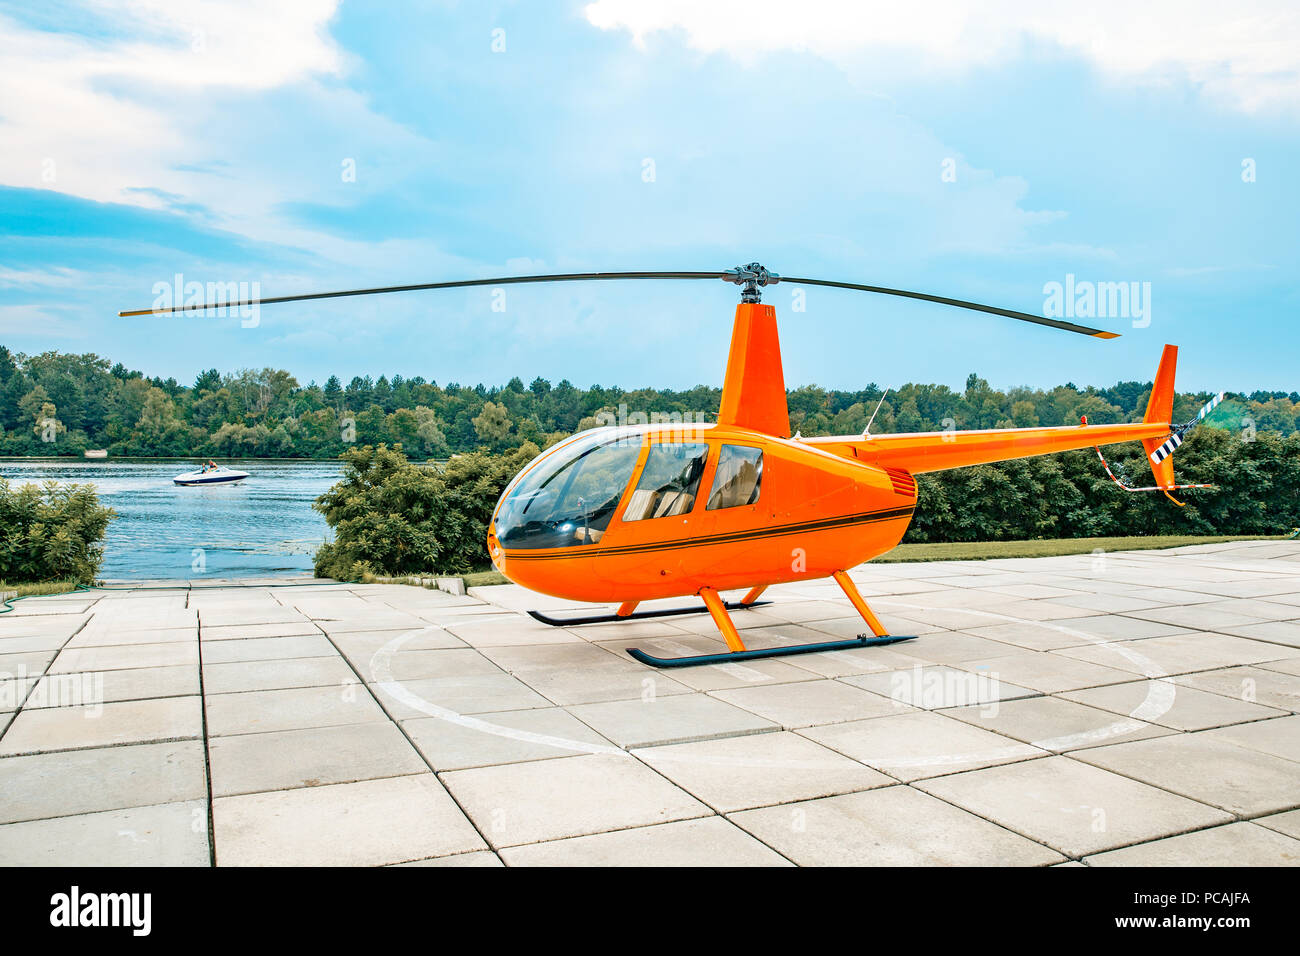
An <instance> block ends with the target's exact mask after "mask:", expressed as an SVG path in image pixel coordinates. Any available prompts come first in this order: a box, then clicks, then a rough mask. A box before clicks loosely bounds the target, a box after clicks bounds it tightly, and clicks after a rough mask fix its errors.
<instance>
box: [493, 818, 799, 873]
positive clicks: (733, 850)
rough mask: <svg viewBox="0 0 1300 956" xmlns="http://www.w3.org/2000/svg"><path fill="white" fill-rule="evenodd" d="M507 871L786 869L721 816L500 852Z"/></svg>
mask: <svg viewBox="0 0 1300 956" xmlns="http://www.w3.org/2000/svg"><path fill="white" fill-rule="evenodd" d="M501 856H502V858H504V860H505V861H506V863H507V864H508V865H509V866H639V867H644V866H655V867H659V866H717V864H718V861H719V860H726V861H727V862H728V865H729V866H790V865H791V863H790V861H789V860H787V859H785V858H784V857H783V856H781V855H780V854H779V853H776V852H775V851H773V850H772V849H771V848H770V847H767V846H765V845H763V844H762V843H760V842H759V841H758V840H755V839H754V838H753V837H752V836H750V835H749V834H748V833H746V832H745V831H744V830H741V829H740V828H739V827H737V826H735V825H734V824H732V823H729V822H727V821H726V820H723V819H721V818H720V817H705V818H704V819H702V820H683V821H680V822H678V823H662V824H659V825H658V826H651V827H636V828H634V829H631V830H615V831H613V832H610V833H597V834H594V835H592V836H584V837H572V838H570V839H568V840H554V841H551V842H549V843H533V844H531V845H529V846H519V847H510V848H507V849H504V850H502V851H501Z"/></svg>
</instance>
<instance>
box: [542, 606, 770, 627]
mask: <svg viewBox="0 0 1300 956" xmlns="http://www.w3.org/2000/svg"><path fill="white" fill-rule="evenodd" d="M771 603H772V602H771V601H751V602H750V603H749V604H745V603H744V602H732V603H729V604H727V610H728V611H744V610H746V609H748V608H751V607H762V606H763V605H764V604H771ZM708 612H709V609H708V608H707V607H670V608H666V609H664V610H662V611H633V612H632V613H631V614H591V615H588V616H587V617H551V616H550V615H547V614H543V613H542V612H541V611H529V612H528V616H529V617H531V618H532V619H533V620H534V621H541V622H542V623H543V624H549V625H551V626H552V627H573V626H574V625H575V624H612V623H614V622H616V621H643V620H645V619H646V618H653V617H675V616H676V615H678V614H707V613H708Z"/></svg>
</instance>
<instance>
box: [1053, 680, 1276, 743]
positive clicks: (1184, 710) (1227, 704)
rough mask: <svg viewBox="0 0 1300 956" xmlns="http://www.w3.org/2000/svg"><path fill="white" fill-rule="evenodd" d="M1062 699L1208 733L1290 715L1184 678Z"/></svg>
mask: <svg viewBox="0 0 1300 956" xmlns="http://www.w3.org/2000/svg"><path fill="white" fill-rule="evenodd" d="M1058 696H1060V697H1061V698H1063V699H1065V700H1072V701H1077V702H1078V703H1080V704H1087V705H1088V706H1090V707H1097V708H1100V709H1101V710H1108V711H1110V712H1111V713H1113V714H1121V715H1126V716H1127V715H1133V716H1136V717H1144V718H1146V719H1147V720H1148V721H1149V722H1150V723H1153V724H1156V725H1158V726H1161V727H1169V728H1172V729H1173V730H1188V731H1191V730H1208V729H1209V728H1211V727H1223V726H1225V725H1227V724H1240V723H1245V722H1247V721H1252V720H1262V719H1264V718H1266V717H1279V716H1282V715H1283V714H1285V713H1286V712H1285V711H1282V710H1278V709H1276V708H1274V707H1264V706H1262V705H1260V704H1251V703H1247V702H1246V701H1241V700H1236V699H1234V698H1231V697H1224V696H1222V695H1221V694H1211V693H1210V692H1208V691H1203V690H1197V689H1196V688H1194V687H1187V686H1185V684H1184V678H1181V677H1179V678H1162V679H1161V680H1158V681H1145V680H1141V681H1133V682H1132V683H1128V684H1110V685H1108V686H1106V687H1090V688H1086V689H1084V690H1075V691H1066V692H1064V693H1062V694H1060V695H1058Z"/></svg>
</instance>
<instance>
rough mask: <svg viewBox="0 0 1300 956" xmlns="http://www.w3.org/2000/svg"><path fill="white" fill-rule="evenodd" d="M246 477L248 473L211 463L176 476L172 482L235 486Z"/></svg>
mask: <svg viewBox="0 0 1300 956" xmlns="http://www.w3.org/2000/svg"><path fill="white" fill-rule="evenodd" d="M247 477H248V472H246V471H239V470H237V469H235V468H227V467H226V466H225V465H217V464H214V463H212V462H209V463H208V464H206V465H204V466H203V467H202V468H196V469H195V470H194V471H187V472H185V473H184V474H183V475H177V476H176V477H175V478H173V479H172V481H173V482H174V483H175V484H178V485H237V484H239V483H240V482H241V481H243V480H244V479H245V478H247Z"/></svg>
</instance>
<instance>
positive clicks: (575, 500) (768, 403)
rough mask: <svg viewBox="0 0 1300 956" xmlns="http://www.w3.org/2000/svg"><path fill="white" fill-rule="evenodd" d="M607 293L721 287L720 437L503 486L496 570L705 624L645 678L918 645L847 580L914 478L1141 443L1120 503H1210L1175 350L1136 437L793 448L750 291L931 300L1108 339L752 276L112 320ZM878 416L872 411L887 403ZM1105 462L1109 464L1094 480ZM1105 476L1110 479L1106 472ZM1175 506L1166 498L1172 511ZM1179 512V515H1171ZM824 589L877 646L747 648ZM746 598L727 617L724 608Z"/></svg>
mask: <svg viewBox="0 0 1300 956" xmlns="http://www.w3.org/2000/svg"><path fill="white" fill-rule="evenodd" d="M607 279H713V280H715V281H716V280H717V279H723V280H725V281H727V282H733V283H735V284H737V285H739V286H741V288H742V291H741V302H740V304H739V305H738V306H737V307H736V314H735V323H734V326H733V330H732V337H731V351H730V354H729V355H728V357H727V368H726V377H725V379H724V382H723V387H722V401H721V407H720V409H719V412H718V417H717V423H716V424H705V423H696V424H652V425H639V426H621V427H620V426H606V427H601V428H595V429H591V430H589V431H585V432H581V433H579V434H577V435H574V436H572V437H570V438H568V439H566V440H564V441H562V442H560V443H558V444H556V445H554V446H552V447H550V448H548V449H547V450H546V451H544V452H542V454H541V455H539V456H538V457H537V458H536V459H534V460H533V461H532V462H531V463H530V464H529V465H528V466H527V467H525V468H524V469H523V471H521V472H520V473H519V474H518V475H516V476H515V478H514V479H513V480H512V481H511V483H510V484H509V485H508V486H507V487H506V489H505V491H504V493H503V494H502V495H501V498H500V500H499V501H498V503H497V506H496V510H495V512H494V513H493V516H492V521H491V524H490V526H489V529H488V536H487V548H488V553H489V555H490V557H491V559H492V563H493V564H494V565H495V566H496V568H497V569H498V570H500V571H501V573H502V574H504V575H505V576H506V577H508V578H509V579H510V580H512V581H514V582H515V583H517V584H520V585H522V586H524V587H526V588H529V589H530V590H534V591H539V592H541V593H543V594H549V595H552V596H555V597H560V598H565V599H569V600H575V601H584V602H592V603H612V604H617V605H618V608H617V611H615V612H614V613H612V614H600V615H592V616H586V617H570V618H555V617H550V616H548V615H545V614H542V613H541V612H538V611H531V612H529V613H531V614H532V616H533V617H534V618H536V619H537V620H539V621H542V622H544V623H547V624H554V625H557V626H566V627H567V626H575V625H580V624H590V623H597V622H610V621H623V620H630V619H634V618H646V617H661V616H666V615H673V614H682V613H695V612H699V611H703V610H707V611H708V613H709V614H710V615H711V616H712V618H713V621H714V623H715V624H716V626H717V628H718V630H719V631H720V632H721V634H722V637H723V638H724V640H725V641H726V644H727V648H728V650H727V652H725V653H718V654H700V655H694V656H688V657H679V658H658V657H654V656H651V655H649V654H646V653H645V652H644V651H641V650H640V649H638V648H629V649H628V653H629V654H631V655H632V656H633V657H634V658H636V659H637V660H639V661H641V662H643V663H646V664H650V665H653V666H656V667H683V666H690V665H697V664H715V663H722V662H726V661H739V660H750V659H754V658H766V657H779V656H786V655H790V654H806V653H816V652H823V651H831V650H839V649H844V648H858V647H866V646H872V645H879V644H889V643H894V642H897V641H905V640H913V639H914V636H911V635H894V634H889V633H888V632H887V631H886V629H885V627H884V626H883V625H882V624H881V622H880V619H879V618H878V617H876V615H875V613H874V612H873V611H872V610H871V608H870V607H869V606H868V605H867V603H866V601H865V600H863V598H862V595H861V594H860V593H859V592H858V590H857V588H856V587H855V586H854V583H853V581H852V579H851V578H850V577H849V575H848V573H847V572H848V569H850V568H853V567H856V566H857V565H859V564H862V563H863V562H865V561H869V560H870V559H872V558H874V557H877V556H879V555H881V554H884V553H885V552H887V551H889V550H890V549H892V548H893V547H894V546H896V545H897V544H898V543H899V541H900V540H901V539H902V537H903V534H904V532H905V531H906V530H907V526H908V524H909V523H910V521H911V518H912V514H913V512H914V510H915V508H916V505H917V489H916V479H915V477H914V476H915V475H917V474H922V473H925V472H932V471H942V470H945V469H949V468H961V467H963V466H966V465H976V464H983V463H987V462H994V461H1005V460H1007V459H1012V458H1028V457H1031V456H1035V455H1046V454H1050V453H1052V452H1058V451H1065V450H1069V449H1075V448H1086V447H1090V446H1091V447H1096V448H1097V449H1098V454H1099V455H1100V446H1101V445H1108V444H1113V443H1116V442H1125V441H1135V440H1136V441H1141V442H1142V444H1143V447H1144V448H1145V450H1146V452H1147V455H1148V458H1149V460H1150V462H1151V468H1152V472H1153V474H1154V476H1155V481H1156V483H1155V485H1153V486H1151V487H1149V488H1130V487H1128V486H1126V485H1124V484H1123V483H1122V482H1120V481H1119V479H1117V478H1114V475H1113V474H1112V475H1111V477H1112V478H1113V479H1114V480H1115V482H1116V484H1118V485H1120V487H1121V488H1123V489H1124V490H1126V491H1162V492H1164V493H1165V494H1166V495H1168V493H1169V492H1170V491H1172V490H1175V489H1178V488H1194V487H1207V486H1204V485H1176V484H1175V483H1174V474H1173V461H1172V459H1171V457H1170V456H1171V455H1172V453H1173V451H1174V450H1175V449H1176V448H1177V447H1178V445H1179V444H1180V443H1181V442H1182V440H1183V436H1184V435H1185V434H1186V433H1187V431H1188V430H1190V429H1191V428H1192V427H1194V426H1195V425H1196V424H1199V422H1200V421H1201V420H1203V419H1204V417H1205V416H1206V414H1208V412H1209V410H1210V409H1212V408H1213V406H1214V405H1215V404H1216V403H1217V402H1218V401H1219V400H1220V399H1221V398H1222V394H1220V395H1219V396H1217V397H1216V398H1215V399H1213V400H1212V401H1211V402H1210V403H1208V404H1207V405H1206V407H1205V408H1203V409H1201V412H1200V414H1199V415H1198V416H1197V418H1196V419H1194V420H1193V421H1191V422H1188V423H1186V424H1182V425H1175V424H1173V423H1172V422H1171V413H1172V407H1173V397H1174V366H1175V363H1176V360H1177V355H1178V349H1177V347H1176V346H1173V345H1166V346H1165V347H1164V353H1163V355H1162V356H1161V359H1160V365H1159V368H1158V370H1157V372H1156V378H1155V383H1154V386H1153V388H1152V390H1151V396H1150V399H1149V400H1148V403H1147V408H1146V414H1145V415H1144V417H1143V420H1142V421H1141V422H1140V423H1134V424H1122V425H1089V424H1087V422H1086V420H1084V421H1083V423H1081V424H1080V425H1076V426H1065V427H1048V428H1005V429H984V430H978V431H947V432H931V433H917V434H877V435H872V434H870V423H868V426H867V429H868V430H867V432H865V433H864V434H862V435H849V436H837V437H821V438H803V437H802V436H799V435H794V436H791V434H790V419H789V413H788V410H787V406H786V391H785V380H784V375H783V372H782V367H781V349H780V343H779V341H778V337H777V326H776V310H775V309H774V308H773V307H772V306H770V305H764V304H762V302H761V294H762V293H761V290H762V288H763V287H765V286H768V285H774V284H776V283H777V282H780V281H785V282H789V283H794V284H798V285H817V286H826V287H830V288H840V289H851V290H857V291H865V292H874V293H879V294H884V295H893V296H902V297H905V298H913V299H920V300H924V301H930V302H938V303H941V304H944V305H950V306H955V307H958V308H964V309H973V310H976V311H981V312H988V313H992V314H995V315H1002V316H1006V317H1009V318H1014V319H1018V320H1021V321H1025V322H1032V323H1034V324H1037V325H1046V326H1049V327H1053V328H1057V329H1062V330H1065V331H1069V332H1076V333H1080V334H1083V335H1090V336H1093V337H1096V338H1102V339H1110V338H1116V337H1117V334H1116V333H1113V332H1107V331H1103V330H1100V329H1092V328H1088V327H1086V326H1081V325H1076V324H1074V323H1071V322H1064V321H1061V320H1058V319H1051V318H1045V317H1043V316H1036V315H1032V314H1029V313H1024V312H1015V311H1012V310H1008V309H1000V308H995V307H993V306H987V305H981V304H979V303H975V302H966V301H963V300H960V299H950V298H945V297H942V296H935V295H929V294H926V293H920V292H911V291H906V290H901V289H889V288H885V287H880V286H868V285H861V284H857V283H848V282H833V281H829V280H822V279H805V278H798V279H792V278H784V279H783V278H782V277H781V276H779V275H777V274H776V273H773V272H770V271H768V270H767V269H765V268H764V267H763V266H761V265H759V264H758V263H750V264H749V265H747V266H741V267H737V268H735V269H729V270H725V271H723V272H721V273H719V272H615V273H610V272H595V273H566V274H560V275H547V276H510V277H503V278H495V279H471V280H462V281H456V282H439V283H425V284H420V285H409V286H390V287H384V288H376V289H357V290H349V291H344V292H325V293H309V294H304V295H294V296H281V297H276V298H265V299H260V300H244V301H240V302H229V303H221V304H219V305H202V304H190V305H184V306H175V307H169V308H155V309H145V310H139V311H134V312H122V313H120V315H122V316H134V315H151V314H163V313H170V312H180V311H193V310H200V309H207V308H234V307H242V306H248V305H260V304H267V303H273V302H294V301H304V300H310V299H322V298H338V297H343V296H353V295H369V294H376V293H386V292H406V291H416V290H423V289H443V288H461V287H468V286H497V285H505V284H512V283H526V282H557V281H575V280H607ZM882 401H883V398H882ZM1104 463H1105V460H1104V458H1103V464H1104ZM1107 472H1108V474H1109V473H1110V469H1109V467H1107ZM1171 498H1172V496H1171ZM1175 503H1179V502H1177V501H1175ZM826 577H829V578H832V579H834V580H835V582H836V583H837V584H839V586H840V588H842V589H843V591H844V593H845V596H846V597H847V598H848V600H849V602H850V603H851V604H852V605H853V607H854V608H855V609H856V610H857V612H858V613H859V614H860V615H861V616H862V618H863V620H864V621H865V622H866V625H867V627H868V629H869V630H870V634H863V635H861V636H859V637H857V638H852V639H848V640H835V641H824V642H818V643H812V644H799V645H793V646H780V647H770V648H758V649H749V648H746V646H745V644H744V641H743V640H742V639H741V636H740V633H739V631H738V630H737V629H736V626H735V623H734V622H733V621H732V619H731V616H730V613H729V612H730V611H731V610H734V609H736V608H746V607H752V606H754V605H755V604H756V603H758V602H759V596H760V595H761V594H762V593H763V591H764V590H765V589H766V588H767V587H769V586H770V585H774V584H782V583H786V582H791V581H805V580H809V579H814V578H826ZM742 588H743V589H746V592H747V593H746V594H745V595H744V597H743V598H742V599H741V600H740V601H739V602H737V603H734V604H732V603H728V602H726V601H724V600H723V598H722V596H721V592H723V591H728V590H735V589H742ZM683 596H698V597H699V598H700V599H701V600H702V601H703V604H704V607H703V608H699V607H694V608H692V607H686V608H680V607H678V608H671V609H668V610H660V611H641V612H638V611H637V610H636V608H637V606H638V605H639V604H640V603H641V602H643V601H650V600H656V599H660V598H673V597H683Z"/></svg>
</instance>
